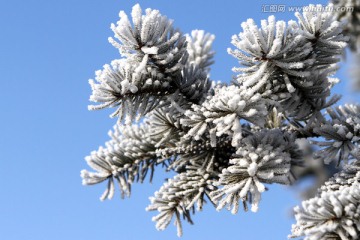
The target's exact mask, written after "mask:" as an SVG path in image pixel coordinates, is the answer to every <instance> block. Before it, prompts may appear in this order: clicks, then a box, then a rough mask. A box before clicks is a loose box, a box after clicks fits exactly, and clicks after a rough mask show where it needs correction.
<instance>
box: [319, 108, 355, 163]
mask: <svg viewBox="0 0 360 240" xmlns="http://www.w3.org/2000/svg"><path fill="white" fill-rule="evenodd" d="M327 113H328V114H329V115H330V117H331V119H330V120H328V121H326V122H325V123H323V124H321V125H319V126H317V127H316V128H314V132H315V133H316V134H318V135H319V136H321V137H324V138H325V139H326V140H327V141H322V142H318V141H313V142H314V143H315V144H317V145H319V146H320V147H322V148H323V149H322V150H320V151H319V152H318V154H317V155H318V157H320V158H323V159H324V161H325V163H329V162H331V161H336V162H337V164H338V165H339V164H340V162H341V161H344V162H345V163H347V162H348V160H349V159H351V158H352V157H353V156H352V151H353V150H356V149H357V147H358V142H359V141H360V132H359V131H360V106H358V105H344V106H338V107H335V108H328V109H327Z"/></svg>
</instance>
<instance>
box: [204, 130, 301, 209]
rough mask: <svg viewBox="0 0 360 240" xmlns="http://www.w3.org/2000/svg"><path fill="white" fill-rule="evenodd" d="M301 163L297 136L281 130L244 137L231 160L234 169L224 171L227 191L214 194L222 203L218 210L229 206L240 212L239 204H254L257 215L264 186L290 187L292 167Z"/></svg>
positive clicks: (229, 168)
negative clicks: (277, 184)
mask: <svg viewBox="0 0 360 240" xmlns="http://www.w3.org/2000/svg"><path fill="white" fill-rule="evenodd" d="M300 161H301V153H300V152H299V150H298V147H297V145H296V143H295V136H294V135H290V134H288V133H286V132H285V133H282V132H281V131H280V130H278V129H274V130H269V131H268V130H263V131H260V132H257V133H255V134H253V135H250V136H248V137H246V138H243V139H242V141H241V143H240V146H239V147H238V149H237V151H236V154H234V155H233V157H232V158H231V159H230V161H229V163H230V166H229V167H228V168H226V169H223V170H222V172H221V174H220V175H219V176H220V179H219V181H218V184H219V185H222V186H224V187H223V188H221V189H219V190H217V191H214V192H212V193H211V195H212V197H213V200H214V201H216V202H218V207H217V209H218V210H220V209H222V208H223V207H225V206H226V205H229V208H230V207H233V209H232V213H234V214H235V213H237V211H238V208H239V202H240V201H241V202H243V204H244V209H245V210H247V206H246V202H247V201H249V202H250V203H251V210H252V211H254V212H256V211H257V210H258V205H259V202H260V199H261V193H262V192H264V191H265V189H266V188H265V185H264V183H279V184H285V185H288V184H290V179H291V172H290V169H291V166H292V165H297V164H298V163H299V162H300Z"/></svg>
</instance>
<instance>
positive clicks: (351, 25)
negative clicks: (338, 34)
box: [330, 0, 360, 51]
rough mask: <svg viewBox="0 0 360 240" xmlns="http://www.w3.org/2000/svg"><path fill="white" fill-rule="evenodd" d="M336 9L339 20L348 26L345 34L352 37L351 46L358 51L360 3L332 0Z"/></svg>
mask: <svg viewBox="0 0 360 240" xmlns="http://www.w3.org/2000/svg"><path fill="white" fill-rule="evenodd" d="M330 2H332V3H333V4H334V6H335V7H337V8H338V9H340V10H341V11H335V14H336V17H337V19H338V20H340V21H343V22H344V23H345V24H346V27H345V29H344V32H345V34H346V35H347V36H349V37H350V41H349V46H350V48H351V49H352V50H353V51H356V50H357V49H358V47H359V44H360V2H359V1H358V0H331V1H330Z"/></svg>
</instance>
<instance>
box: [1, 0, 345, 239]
mask: <svg viewBox="0 0 360 240" xmlns="http://www.w3.org/2000/svg"><path fill="white" fill-rule="evenodd" d="M275 2H276V3H277V4H281V3H285V4H287V5H290V4H292V5H301V4H302V5H303V4H307V3H310V2H312V1H309V0H306V1H300V0H296V1H290V0H277V1H275ZM318 2H320V3H324V2H325V1H318ZM135 3H136V2H134V1H129V0H127V1H123V0H97V1H95V0H76V1H70V0H62V1H59V0H57V1H55V0H37V1H36V0H23V1H19V0H11V1H5V0H2V1H0V31H1V32H0V72H1V74H0V83H1V84H0V89H1V94H0V98H1V101H0V110H1V118H0V123H1V124H0V152H1V156H0V196H1V197H0V239H6V240H20V239H27V240H82V239H84V240H85V239H87V240H96V239H127V240H144V239H146V240H148V239H150V240H152V239H178V238H177V237H176V229H175V227H174V226H173V225H170V226H169V228H168V229H167V230H165V231H164V232H158V231H157V230H156V229H155V227H154V223H153V222H152V221H151V217H152V216H153V215H154V212H146V211H145V207H146V206H147V205H148V203H149V200H148V197H149V196H152V195H153V193H154V192H155V191H156V190H157V189H158V188H159V187H160V186H161V185H162V182H163V179H164V178H166V177H167V176H168V175H166V174H164V173H163V172H162V169H158V170H157V171H156V172H155V173H156V174H155V175H156V176H155V179H154V183H153V184H149V183H144V184H142V185H141V184H134V185H133V195H132V196H131V198H130V199H125V200H121V199H120V198H119V193H118V192H117V193H116V195H115V197H114V199H113V200H111V201H106V202H100V201H99V197H100V195H101V193H102V191H103V190H104V188H105V186H104V184H101V185H99V186H94V187H85V186H82V185H81V178H80V176H79V174H80V170H81V169H84V168H87V165H86V163H85V161H84V157H85V156H86V155H87V154H89V153H90V152H91V151H92V150H95V149H97V148H98V146H99V145H102V144H103V143H104V142H105V141H107V140H108V136H107V132H108V130H109V129H110V128H112V125H113V124H114V123H115V121H116V120H115V119H110V118H109V117H108V115H109V114H110V112H111V111H98V112H88V111H87V105H88V104H89V102H88V98H89V95H90V87H89V85H88V79H89V78H93V76H94V72H95V70H97V69H100V68H101V67H102V66H103V64H105V63H109V62H110V61H111V60H113V59H115V58H119V55H118V52H117V50H116V49H115V48H113V47H112V46H111V45H110V44H109V43H108V42H107V38H108V37H109V36H112V32H111V30H110V29H109V26H110V23H111V22H116V21H117V20H118V12H119V11H120V10H125V11H126V12H127V13H130V11H131V7H132V6H133V5H134V4H135ZM271 3H274V1H265V0H254V1H246V3H245V1H239V0H231V1H230V0H229V1H221V0H216V1H214V0H212V1H194V0H192V1H189V0H179V1H171V0H151V1H150V0H148V1H140V4H141V6H142V7H143V8H147V7H151V8H155V9H160V10H161V12H162V13H163V14H164V15H167V16H168V17H169V18H172V19H174V20H175V26H177V27H179V28H181V29H182V30H183V32H190V31H191V30H192V29H204V30H206V31H208V32H211V33H213V34H215V35H216V40H215V43H214V48H215V50H216V52H217V55H216V57H215V60H216V63H215V65H214V67H213V70H212V78H213V79H214V80H223V81H229V79H231V76H232V75H233V73H232V72H231V68H232V67H233V66H235V65H236V64H237V62H236V60H235V59H233V58H232V57H231V56H229V55H228V54H227V53H226V48H228V47H230V46H231V44H230V38H231V36H232V35H233V34H237V33H239V32H240V31H241V28H240V23H241V22H243V21H245V20H246V19H247V18H250V17H251V18H254V19H255V20H256V21H257V22H260V19H263V18H267V16H268V15H269V13H263V12H261V7H262V5H263V4H271ZM275 15H276V16H277V19H285V20H289V19H290V18H293V17H292V16H293V13H289V12H286V13H277V14H275ZM343 72H344V70H343ZM339 76H340V77H341V78H346V75H345V74H344V73H341V74H340V75H339ZM344 80H346V79H344ZM345 86H346V84H342V85H340V87H338V88H337V92H341V91H343V90H344V88H345ZM297 201H298V199H297V195H296V192H294V191H288V189H287V188H284V187H281V186H270V191H269V192H267V193H265V194H264V195H263V201H262V203H261V205H260V211H259V212H258V213H257V214H253V213H251V212H248V213H244V212H241V213H239V214H238V215H232V214H231V213H230V212H227V211H226V210H223V211H221V212H219V213H218V212H216V211H215V210H214V208H213V207H212V206H211V205H207V206H206V207H205V209H204V211H203V212H201V213H197V214H196V215H195V216H194V219H193V220H194V221H195V225H194V226H190V225H188V224H186V223H185V224H184V236H183V238H182V239H183V240H189V239H192V240H193V239H208V240H212V239H227V238H231V239H252V240H262V239H267V240H279V239H286V236H287V234H289V233H290V228H291V223H292V219H291V218H290V217H289V211H290V209H291V208H292V206H294V205H296V204H297Z"/></svg>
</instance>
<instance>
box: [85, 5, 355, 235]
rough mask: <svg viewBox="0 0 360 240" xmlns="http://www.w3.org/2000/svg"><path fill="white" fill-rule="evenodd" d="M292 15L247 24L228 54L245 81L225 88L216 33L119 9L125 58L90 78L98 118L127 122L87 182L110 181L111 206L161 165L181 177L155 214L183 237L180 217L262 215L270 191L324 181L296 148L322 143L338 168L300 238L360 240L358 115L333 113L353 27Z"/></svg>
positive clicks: (303, 220) (347, 109)
mask: <svg viewBox="0 0 360 240" xmlns="http://www.w3.org/2000/svg"><path fill="white" fill-rule="evenodd" d="M335 4H340V1H339V3H335ZM330 6H332V5H330ZM309 7H317V8H319V7H320V6H319V5H317V6H315V5H310V6H309ZM320 9H321V8H320ZM295 16H296V18H297V21H289V22H288V23H285V22H284V21H276V20H275V17H273V16H270V17H269V18H268V19H267V20H263V21H261V24H260V26H258V25H256V23H255V22H254V20H252V19H248V20H247V21H246V22H244V23H242V25H241V26H242V29H243V31H242V32H241V33H239V34H238V35H235V36H233V38H232V41H231V42H232V44H233V45H234V46H235V49H229V50H228V52H229V53H230V54H231V55H233V56H234V57H236V58H237V59H238V60H239V63H240V66H237V67H234V68H233V70H234V71H235V72H237V73H238V75H237V76H236V77H235V78H234V79H233V82H232V83H229V84H225V83H220V82H214V81H212V80H211V78H210V71H211V65H212V64H213V63H214V55H215V52H214V51H213V50H212V43H213V41H214V39H215V36H214V35H211V34H209V33H206V32H205V31H203V30H194V31H192V32H191V33H190V34H186V35H183V34H182V33H181V31H180V30H178V29H177V28H175V27H174V26H173V21H172V20H170V19H168V18H167V17H166V16H164V15H161V14H160V12H159V11H158V10H153V9H146V10H145V11H142V9H141V8H140V6H139V5H138V4H137V5H135V6H134V7H133V10H132V12H131V17H130V18H129V17H128V15H126V14H125V13H124V12H123V11H121V12H120V20H119V21H118V22H117V24H112V25H111V28H112V30H113V32H114V38H110V39H109V41H110V43H111V44H113V45H114V46H115V47H116V48H117V49H118V50H119V52H120V55H121V57H119V59H116V60H114V61H112V62H111V63H110V64H106V65H104V67H103V69H102V70H98V71H97V72H96V76H95V79H94V80H90V81H89V82H90V86H91V89H92V94H91V96H90V100H91V101H92V102H94V103H95V104H94V105H91V106H89V109H90V110H97V109H104V108H115V112H114V113H113V114H112V115H111V116H112V117H117V118H118V121H117V123H116V124H115V127H114V130H113V131H110V133H109V135H110V140H109V141H108V142H106V143H105V146H104V147H100V148H99V149H98V150H97V151H93V152H91V154H90V155H89V156H87V157H86V158H85V160H86V162H87V163H88V165H89V166H90V167H91V168H92V169H93V171H88V170H82V171H81V177H82V179H83V184H84V185H94V184H98V183H101V182H107V187H106V190H105V192H104V193H103V195H102V196H101V200H105V199H111V198H112V197H113V196H114V192H115V185H116V184H118V185H119V187H120V191H121V196H122V197H125V196H129V195H130V194H131V188H132V184H133V183H134V182H143V181H144V180H145V178H146V177H147V176H149V179H150V181H151V180H152V176H153V174H154V170H155V168H156V167H158V166H162V167H164V168H165V170H166V171H172V172H173V173H174V177H173V178H171V179H168V180H166V182H165V183H164V185H163V186H162V187H161V188H160V189H159V190H158V191H157V192H155V194H154V196H153V197H151V198H150V205H149V206H148V207H147V208H146V209H147V210H148V211H157V212H158V214H157V215H156V216H154V217H153V220H154V221H155V222H156V228H157V229H158V230H163V229H165V228H166V227H167V226H168V225H169V224H170V223H171V221H172V220H173V219H174V223H175V225H176V227H177V232H178V236H181V235H182V222H181V220H182V219H184V220H185V221H187V222H189V223H191V224H192V223H193V221H192V219H191V214H192V213H194V212H195V210H197V211H200V210H202V209H203V208H204V206H205V203H206V202H211V203H212V205H214V206H215V208H216V209H217V210H220V209H223V208H224V207H227V208H228V209H229V210H231V211H232V213H237V212H238V209H239V205H240V203H241V204H242V205H243V207H244V209H245V210H247V208H248V205H249V204H250V205H251V210H252V211H254V212H256V211H257V210H258V208H259V204H260V200H261V195H262V193H264V192H265V190H267V189H269V185H270V184H283V185H289V184H291V183H293V182H294V181H295V180H296V177H302V176H305V175H306V174H309V173H310V174H316V175H317V176H322V177H323V178H324V176H327V175H326V174H325V175H324V172H321V171H326V169H325V168H323V167H322V166H323V165H322V164H311V163H309V162H315V161H318V162H317V163H322V162H320V160H319V159H314V156H312V151H310V154H308V155H305V154H304V153H303V152H304V149H305V148H303V147H301V146H300V147H299V145H301V141H306V142H308V141H309V140H313V143H315V144H316V145H318V146H319V147H320V149H318V152H317V155H316V156H318V157H320V158H322V160H324V161H325V162H326V163H329V162H331V161H335V162H337V163H338V165H339V167H340V168H341V169H340V172H339V173H337V174H336V175H334V177H333V178H331V179H329V180H328V181H327V182H326V183H325V184H324V185H323V186H322V187H320V189H319V190H318V194H317V196H315V197H314V198H312V199H310V200H308V201H305V202H304V203H303V207H302V208H300V207H298V208H296V210H295V212H296V219H297V223H296V224H295V225H294V227H293V233H292V235H291V236H292V237H305V239H342V240H344V239H357V237H358V236H359V227H358V226H360V224H359V209H360V208H359V200H360V190H359V184H358V179H359V177H360V175H359V174H360V173H359V170H360V167H359V166H360V165H359V163H358V162H359V160H360V150H359V146H358V141H359V140H360V135H359V128H360V116H359V114H360V107H359V106H358V105H344V106H340V107H333V106H332V105H333V104H334V103H335V102H336V101H338V100H339V98H340V97H339V96H337V95H334V94H332V91H331V90H332V87H333V86H334V85H335V84H336V83H337V82H338V80H337V79H335V78H333V77H332V76H333V75H334V73H335V72H336V70H337V68H338V66H337V62H338V61H339V60H340V57H341V55H342V53H343V50H344V48H345V47H346V41H347V40H348V37H346V36H344V35H343V30H344V27H345V23H343V22H340V21H338V20H341V19H340V17H339V16H337V15H335V14H332V13H330V12H328V11H320V10H319V11H309V12H303V13H296V14H295ZM345 29H346V28H345ZM350 39H352V38H351V37H350ZM325 109H326V111H327V114H328V115H326V114H325ZM314 138H317V139H316V141H315V139H314ZM305 158H306V159H305ZM304 159H305V160H304ZM304 162H305V164H304ZM303 166H305V168H303V169H304V170H303V171H300V170H296V169H300V168H301V167H303ZM319 172H320V173H319ZM294 173H295V174H294ZM323 178H321V181H322V182H323V181H324V179H323ZM115 182H116V183H115Z"/></svg>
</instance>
